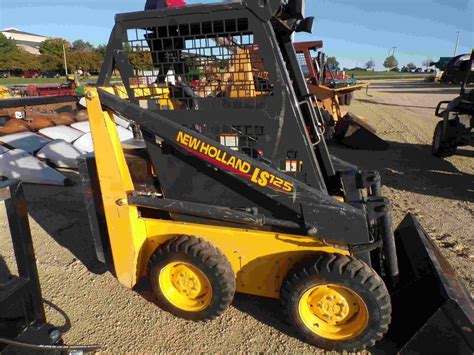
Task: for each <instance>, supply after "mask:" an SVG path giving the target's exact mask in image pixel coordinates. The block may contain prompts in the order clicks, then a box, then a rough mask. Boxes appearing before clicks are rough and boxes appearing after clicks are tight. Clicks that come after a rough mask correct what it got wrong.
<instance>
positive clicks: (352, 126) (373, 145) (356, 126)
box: [334, 112, 388, 150]
mask: <svg viewBox="0 0 474 355" xmlns="http://www.w3.org/2000/svg"><path fill="white" fill-rule="evenodd" d="M334 137H335V138H336V140H337V141H338V142H339V143H341V144H343V145H345V146H347V147H350V148H354V149H367V150H387V149H388V143H387V142H385V141H384V140H383V139H381V138H380V137H379V136H377V134H376V130H375V128H373V127H372V126H370V125H369V124H368V123H367V122H365V121H364V120H363V119H362V118H360V117H358V116H356V115H354V114H351V113H350V112H348V113H346V114H345V115H344V117H343V118H342V119H340V120H339V121H337V123H336V128H335V133H334Z"/></svg>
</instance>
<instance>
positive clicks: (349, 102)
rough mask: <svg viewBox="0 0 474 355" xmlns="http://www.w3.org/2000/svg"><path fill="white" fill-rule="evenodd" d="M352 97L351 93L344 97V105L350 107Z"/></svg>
mask: <svg viewBox="0 0 474 355" xmlns="http://www.w3.org/2000/svg"><path fill="white" fill-rule="evenodd" d="M352 97H353V93H352V92H350V93H348V94H346V95H344V105H346V106H350V105H351V103H352Z"/></svg>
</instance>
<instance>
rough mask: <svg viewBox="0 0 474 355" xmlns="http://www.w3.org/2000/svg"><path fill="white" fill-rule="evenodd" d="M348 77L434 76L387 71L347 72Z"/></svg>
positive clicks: (367, 78) (405, 77)
mask: <svg viewBox="0 0 474 355" xmlns="http://www.w3.org/2000/svg"><path fill="white" fill-rule="evenodd" d="M346 74H348V75H354V77H355V78H356V79H366V80H369V79H370V80H375V79H420V78H426V77H428V76H432V75H433V73H396V72H386V71H351V70H349V71H346Z"/></svg>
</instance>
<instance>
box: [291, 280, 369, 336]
mask: <svg viewBox="0 0 474 355" xmlns="http://www.w3.org/2000/svg"><path fill="white" fill-rule="evenodd" d="M298 311H299V315H300V318H301V320H302V321H303V323H304V324H305V325H306V327H308V328H309V329H310V330H311V331H312V332H313V333H315V334H317V335H318V336H320V337H322V338H325V339H330V340H346V339H351V338H354V337H356V336H358V335H359V334H361V333H362V332H363V331H364V329H365V328H366V327H367V324H368V320H369V312H368V311H367V306H366V304H365V303H364V301H363V300H362V298H360V296H359V295H358V294H357V293H355V292H354V291H352V290H350V289H348V288H346V287H343V286H340V285H336V284H325V285H318V286H314V287H311V288H310V289H309V290H307V291H306V292H305V293H304V294H303V296H302V297H301V299H300V301H299V304H298Z"/></svg>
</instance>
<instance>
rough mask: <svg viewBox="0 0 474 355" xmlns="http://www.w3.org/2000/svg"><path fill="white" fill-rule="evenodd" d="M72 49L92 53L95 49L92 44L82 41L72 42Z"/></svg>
mask: <svg viewBox="0 0 474 355" xmlns="http://www.w3.org/2000/svg"><path fill="white" fill-rule="evenodd" d="M72 48H74V50H75V51H79V52H86V51H93V50H94V49H95V48H94V45H93V44H92V43H90V42H84V41H83V40H82V39H78V40H76V41H74V42H72Z"/></svg>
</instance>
